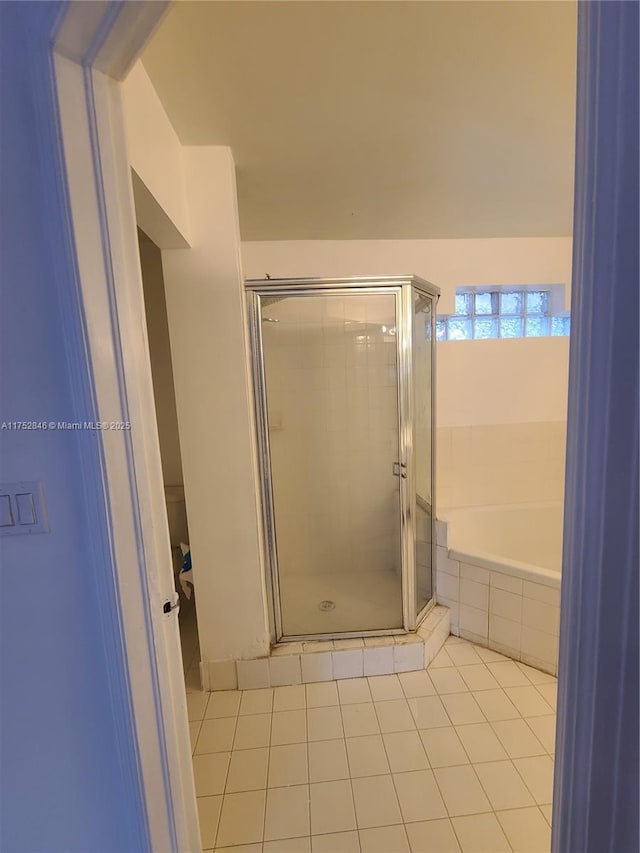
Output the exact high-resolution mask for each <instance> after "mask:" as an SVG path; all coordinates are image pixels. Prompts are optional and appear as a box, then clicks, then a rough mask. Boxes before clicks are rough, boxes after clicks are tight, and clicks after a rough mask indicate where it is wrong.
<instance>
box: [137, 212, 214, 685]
mask: <svg viewBox="0 0 640 853" xmlns="http://www.w3.org/2000/svg"><path fill="white" fill-rule="evenodd" d="M138 249H139V252H140V266H141V270H142V286H143V294H144V310H145V317H146V321H147V335H148V340H149V357H150V360H151V375H152V379H153V396H154V401H155V410H156V421H157V424H158V438H159V441H160V457H161V463H162V477H163V482H164V495H165V502H166V507H167V521H168V527H169V541H170V543H171V558H172V564H173V572H174V579H175V589H176V592H177V594H178V603H179V607H180V609H179V612H178V620H179V625H180V641H181V645H182V666H183V669H184V676H185V684H186V686H187V687H190V688H191V689H195V690H198V689H200V672H199V665H200V645H199V641H198V620H197V612H196V600H195V591H194V585H193V581H192V570H191V551H190V547H189V525H188V521H187V509H186V501H185V494H184V478H183V475H182V457H181V452H180V435H179V431H178V415H177V405H176V396H175V387H174V378H173V365H172V360H171V344H170V339H169V324H168V320H167V306H166V301H165V290H164V279H163V275H162V253H161V251H160V249H159V248H158V246H156V244H155V243H154V242H153V241H152V240H151V238H150V237H148V236H147V234H145V233H144V231H142V230H141V229H140V228H138Z"/></svg>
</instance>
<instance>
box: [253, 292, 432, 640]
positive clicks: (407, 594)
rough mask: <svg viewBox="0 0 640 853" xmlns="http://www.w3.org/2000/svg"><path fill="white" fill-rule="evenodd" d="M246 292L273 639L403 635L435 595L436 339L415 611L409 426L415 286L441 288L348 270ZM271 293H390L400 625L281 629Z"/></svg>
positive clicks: (424, 610) (412, 482)
mask: <svg viewBox="0 0 640 853" xmlns="http://www.w3.org/2000/svg"><path fill="white" fill-rule="evenodd" d="M245 289H246V298H247V315H248V322H249V333H250V334H249V337H250V351H251V366H252V378H253V396H254V407H253V408H254V412H255V428H256V435H257V447H258V456H259V469H260V497H261V500H260V503H261V511H262V531H263V539H264V543H263V544H264V552H265V555H266V571H267V575H268V577H267V588H268V591H269V596H268V598H269V617H270V630H271V641H272V643H274V644H275V643H279V642H282V643H287V642H299V641H301V640H303V641H304V640H333V639H350V638H359V637H376V636H388V635H391V634H405V633H407V632H409V631H414V630H415V629H416V627H417V625H418V624H419V623H420V622H421V621H422V619H424V617H425V616H426V614H427V613H428V612H429V610H430V609H431V608H432V607H433V606H434V604H435V601H436V595H435V584H434V581H433V578H434V573H435V556H436V546H435V514H434V501H433V494H434V489H433V484H434V475H433V462H434V451H435V430H434V423H435V411H436V408H435V364H434V362H435V346H434V345H432V362H431V380H432V406H431V458H432V473H431V494H432V514H431V543H432V547H431V575H432V596H431V600H430V601H428V602H427V603H426V604H425V606H424V607H423V608H421V610H420V612H419V613H418V610H417V590H416V564H415V538H416V493H415V471H414V467H415V466H414V452H413V441H414V430H413V360H412V347H411V340H412V332H413V293H414V292H420V293H422V294H424V295H426V296H429V297H431V298H432V300H433V301H434V305H435V302H436V300H437V299H438V296H439V294H440V290H439V288H438V287H436V285H434V284H432V283H431V282H428V281H425V280H424V279H421V278H419V277H417V276H401V277H398V276H369V277H367V276H353V277H346V278H340V279H337V278H297V279H267V280H248V281H247V282H245ZM275 293H277V294H279V295H280V296H282V297H285V296H298V297H305V296H307V297H312V296H313V295H314V294H320V293H325V294H327V295H329V294H330V295H336V296H340V295H344V296H347V295H350V294H351V295H355V294H356V293H360V294H375V293H386V294H388V295H393V296H394V297H395V310H396V323H397V335H396V364H397V369H398V381H397V395H398V396H397V416H398V452H399V458H400V461H401V463H402V464H403V465H404V466H406V477H401V478H400V501H399V503H400V506H399V511H400V554H401V561H402V567H401V598H402V622H403V626H402V628H395V629H389V628H382V629H377V630H369V631H358V630H354V631H339V632H330V633H325V634H314V633H309V634H292V635H286V634H285V633H284V630H283V622H282V606H281V598H280V579H279V572H278V554H277V538H276V528H275V510H274V501H273V487H272V472H271V452H270V438H269V427H268V412H267V388H266V377H265V364H264V349H263V341H262V324H261V316H260V314H261V311H260V308H261V304H260V301H261V299H262V298H263V297H269V296H273V295H274V294H275ZM434 316H435V312H432V318H431V324H432V340H433V341H435V338H434V337H433V335H434V332H435V320H434Z"/></svg>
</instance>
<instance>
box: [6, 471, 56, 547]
mask: <svg viewBox="0 0 640 853" xmlns="http://www.w3.org/2000/svg"><path fill="white" fill-rule="evenodd" d="M48 532H49V520H48V518H47V508H46V506H45V502H44V490H43V488H42V483H39V482H37V481H36V480H29V481H25V480H23V481H20V482H18V483H0V536H19V535H20V534H25V533H29V534H31V533H48Z"/></svg>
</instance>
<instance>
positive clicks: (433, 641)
mask: <svg viewBox="0 0 640 853" xmlns="http://www.w3.org/2000/svg"><path fill="white" fill-rule="evenodd" d="M450 618H451V617H450V612H449V610H448V609H447V608H446V607H443V606H436V607H434V608H433V609H432V610H431V611H430V613H429V614H428V615H427V617H426V618H425V620H424V621H423V623H422V625H421V626H420V628H419V629H418V631H417V633H416V634H399V635H396V636H388V637H365V638H364V639H359V638H355V639H346V640H314V641H310V642H305V643H283V644H281V645H279V646H274V648H273V649H272V651H271V656H270V657H268V658H258V659H256V660H239V661H218V662H213V663H209V665H208V666H207V665H205V664H203V665H202V666H201V678H202V685H203V687H204V689H212V690H236V689H240V690H256V689H259V688H265V687H284V686H287V685H295V684H311V683H316V682H322V681H333V680H341V679H350V678H359V677H361V676H363V675H365V676H369V675H371V676H375V675H388V674H390V673H398V672H412V671H415V670H422V669H424V668H425V666H427V665H428V664H429V663H430V662H431V661H432V660H433V659H434V657H435V656H436V655H437V654H438V652H439V651H440V649H441V648H442V646H443V644H444V642H445V640H446V639H447V637H448V636H449V634H450V625H451V623H450Z"/></svg>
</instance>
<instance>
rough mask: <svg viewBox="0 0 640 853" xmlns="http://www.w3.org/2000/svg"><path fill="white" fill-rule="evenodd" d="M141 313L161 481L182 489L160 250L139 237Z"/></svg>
mask: <svg viewBox="0 0 640 853" xmlns="http://www.w3.org/2000/svg"><path fill="white" fill-rule="evenodd" d="M138 247H139V249H140V265H141V267H142V283H143V286H144V310H145V316H146V319H147V336H148V339H149V354H150V356H151V373H152V375H153V397H154V400H155V406H156V419H157V421H158V437H159V439H160V456H161V458H162V477H163V480H164V484H165V486H181V485H182V482H183V481H182V460H181V458H180V439H179V436H178V416H177V413H176V397H175V390H174V385H173V366H172V364H171V346H170V344H169V326H168V322H167V306H166V302H165V296H164V280H163V277H162V254H161V252H160V249H159V248H158V247H157V246H156V245H155V243H152V242H151V240H149V238H148V237H146V236H145V235H144V234H140V232H139V233H138Z"/></svg>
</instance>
